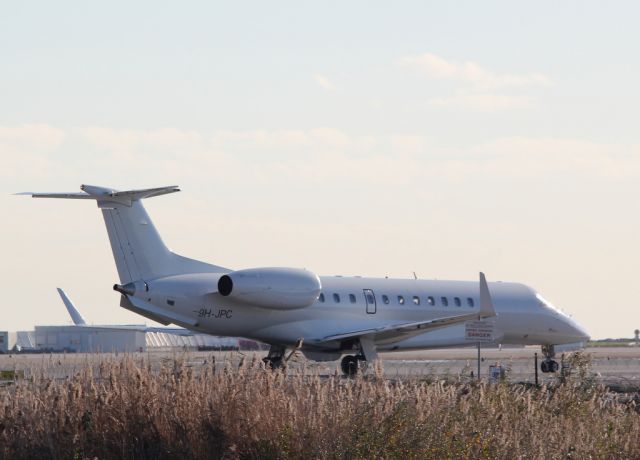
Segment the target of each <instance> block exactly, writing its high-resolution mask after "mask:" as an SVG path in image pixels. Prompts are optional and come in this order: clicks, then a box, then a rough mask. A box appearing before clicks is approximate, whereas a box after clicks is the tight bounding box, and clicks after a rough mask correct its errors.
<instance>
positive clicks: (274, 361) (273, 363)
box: [262, 358, 282, 369]
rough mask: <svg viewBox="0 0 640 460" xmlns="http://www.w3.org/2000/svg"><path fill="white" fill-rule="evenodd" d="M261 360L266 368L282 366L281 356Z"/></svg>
mask: <svg viewBox="0 0 640 460" xmlns="http://www.w3.org/2000/svg"><path fill="white" fill-rule="evenodd" d="M262 362H263V363H264V367H265V368H266V369H280V368H281V367H282V358H263V360H262Z"/></svg>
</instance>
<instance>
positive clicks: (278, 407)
mask: <svg viewBox="0 0 640 460" xmlns="http://www.w3.org/2000/svg"><path fill="white" fill-rule="evenodd" d="M571 359H573V360H574V361H575V362H574V364H575V365H574V372H573V374H572V375H571V376H570V377H569V378H567V379H566V380H565V381H564V382H563V383H559V382H555V383H552V384H545V385H543V386H542V387H540V388H535V387H533V386H530V385H518V384H497V385H490V384H486V383H476V382H473V381H465V379H463V378H461V377H455V376H454V377H451V378H449V379H446V380H432V379H424V378H409V379H404V380H397V379H388V378H384V377H383V372H382V370H381V369H374V370H373V371H372V372H370V373H368V375H366V376H364V377H358V378H355V379H344V378H342V377H339V376H319V375H317V374H316V375H314V374H313V373H309V372H293V373H292V372H288V373H287V372H282V371H275V372H274V371H265V370H264V369H262V366H261V365H260V362H259V360H258V359H246V360H244V361H242V362H241V363H234V364H233V365H232V364H231V363H230V362H226V363H220V362H218V363H217V364H216V363H215V362H214V361H213V360H209V361H208V362H207V363H206V364H203V365H202V366H200V367H198V368H197V369H196V368H194V367H190V366H189V365H188V363H187V362H185V361H184V360H183V359H180V358H175V359H165V360H163V361H162V362H161V363H160V364H159V365H155V364H153V363H152V362H150V361H149V360H146V359H143V358H141V357H139V356H134V355H125V356H118V357H115V356H104V355H95V357H94V358H86V357H85V359H84V361H83V362H82V363H78V364H77V367H75V368H74V370H73V372H72V373H71V374H70V375H69V376H67V377H64V378H54V377H52V375H54V374H55V368H56V366H58V363H56V362H55V361H52V362H50V363H49V364H40V365H39V366H36V367H34V368H32V369H30V373H29V374H28V376H27V378H24V379H21V380H17V381H16V382H14V383H13V384H11V385H7V386H4V387H2V388H0V457H1V458H7V459H8V458H12V459H14V458H16V459H19V458H96V457H97V458H101V459H110V458H136V459H145V458H149V459H157V458H176V459H177V458H180V459H182V458H203V459H207V458H349V459H350V458H403V459H404V458H437V459H440V458H491V459H493V458H503V459H514V458H527V459H529V458H545V459H547V458H551V459H554V458H558V459H560V458H563V459H566V458H640V445H639V443H638V442H637V441H638V439H639V437H640V415H639V413H638V406H636V403H638V402H640V401H639V400H638V397H637V395H616V394H613V393H610V392H608V391H607V390H606V389H605V388H604V387H601V386H598V385H597V384H596V383H595V382H594V381H593V380H592V379H591V378H590V377H589V373H588V364H589V362H588V361H589V360H588V359H585V358H584V356H582V355H577V357H576V356H574V357H573V358H571Z"/></svg>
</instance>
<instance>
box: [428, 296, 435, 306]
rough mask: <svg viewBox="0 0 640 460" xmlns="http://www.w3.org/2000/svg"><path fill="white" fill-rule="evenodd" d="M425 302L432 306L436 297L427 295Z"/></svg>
mask: <svg viewBox="0 0 640 460" xmlns="http://www.w3.org/2000/svg"><path fill="white" fill-rule="evenodd" d="M427 303H428V304H429V305H432V306H433V305H435V304H436V299H434V298H433V297H432V296H429V297H427Z"/></svg>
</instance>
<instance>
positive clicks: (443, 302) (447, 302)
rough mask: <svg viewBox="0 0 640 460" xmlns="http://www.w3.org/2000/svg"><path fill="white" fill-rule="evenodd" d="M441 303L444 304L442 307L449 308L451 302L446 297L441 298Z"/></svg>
mask: <svg viewBox="0 0 640 460" xmlns="http://www.w3.org/2000/svg"><path fill="white" fill-rule="evenodd" d="M440 302H442V305H443V306H444V307H448V306H449V301H448V300H447V298H446V297H440Z"/></svg>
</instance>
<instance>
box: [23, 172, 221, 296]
mask: <svg viewBox="0 0 640 460" xmlns="http://www.w3.org/2000/svg"><path fill="white" fill-rule="evenodd" d="M80 189H81V190H82V192H79V193H30V192H29V193H24V195H31V196H32V197H33V198H63V199H82V200H95V201H96V202H97V204H98V208H100V209H101V210H102V216H103V217H104V222H105V224H106V226H107V233H108V234H109V241H110V243H111V249H112V251H113V258H114V259H115V262H116V267H117V269H118V275H119V277H120V282H121V283H122V284H127V283H131V282H135V281H146V280H152V279H156V278H162V277H165V276H173V275H182V274H189V273H226V272H228V271H229V270H227V269H225V268H223V267H218V266H216V265H211V264H208V263H205V262H200V261H198V260H194V259H189V258H187V257H183V256H180V255H178V254H175V253H173V252H171V251H170V250H169V248H167V246H166V245H165V244H164V242H163V241H162V238H161V237H160V234H159V233H158V231H157V230H156V227H155V226H154V225H153V222H152V221H151V219H150V218H149V215H148V214H147V211H146V210H145V209H144V206H143V205H142V203H141V200H142V199H144V198H151V197H154V196H160V195H165V194H168V193H175V192H179V191H180V189H179V188H178V187H177V186H175V185H172V186H168V187H158V188H150V189H141V190H127V191H117V190H114V189H111V188H107V187H97V186H94V185H82V186H81V187H80Z"/></svg>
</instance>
